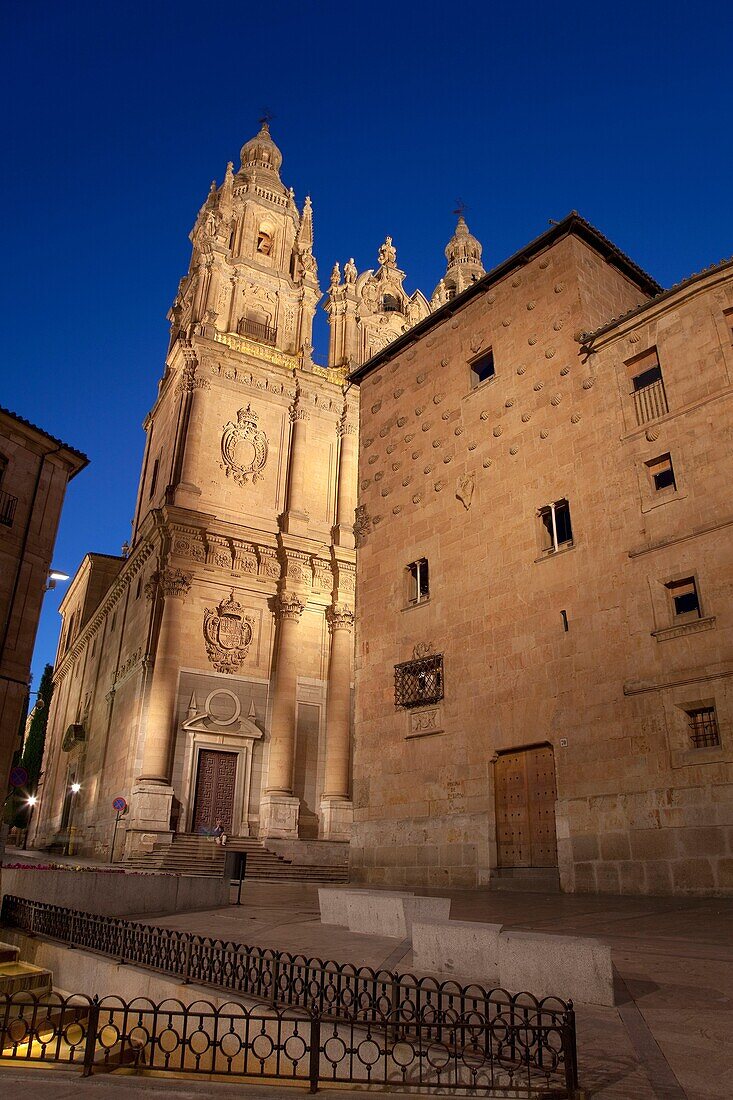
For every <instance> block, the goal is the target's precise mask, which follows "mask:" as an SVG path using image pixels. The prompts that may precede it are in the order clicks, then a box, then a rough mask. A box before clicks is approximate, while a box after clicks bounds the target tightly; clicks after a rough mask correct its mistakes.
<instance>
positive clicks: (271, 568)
mask: <svg viewBox="0 0 733 1100" xmlns="http://www.w3.org/2000/svg"><path fill="white" fill-rule="evenodd" d="M259 557H260V566H259V570H258V574H259V576H260V577H267V578H269V579H270V580H275V581H277V580H279V579H280V572H281V570H280V562H279V561H278V557H277V550H275V549H273V547H271V546H261V547H260V548H259Z"/></svg>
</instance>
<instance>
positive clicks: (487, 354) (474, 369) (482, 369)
mask: <svg viewBox="0 0 733 1100" xmlns="http://www.w3.org/2000/svg"><path fill="white" fill-rule="evenodd" d="M470 367H471V386H472V388H473V389H476V386H480V385H481V383H482V382H486V380H487V379H489V378H493V377H494V376H495V374H496V367H495V366H494V351H493V349H492V348H489V350H488V351H484V352H482V353H481V355H479V357H478V358H477V359H474V360H473V362H472V363H471V364H470Z"/></svg>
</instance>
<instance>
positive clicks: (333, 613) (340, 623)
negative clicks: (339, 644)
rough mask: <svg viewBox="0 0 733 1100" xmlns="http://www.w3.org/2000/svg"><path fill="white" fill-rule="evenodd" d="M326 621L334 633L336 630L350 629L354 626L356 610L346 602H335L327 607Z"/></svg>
mask: <svg viewBox="0 0 733 1100" xmlns="http://www.w3.org/2000/svg"><path fill="white" fill-rule="evenodd" d="M326 622H327V623H328V629H329V630H330V631H331V633H332V634H333V633H334V631H336V630H349V631H351V630H352V629H353V627H354V612H353V611H352V609H351V608H350V607H346V606H345V605H344V604H334V605H333V606H332V607H327V608H326Z"/></svg>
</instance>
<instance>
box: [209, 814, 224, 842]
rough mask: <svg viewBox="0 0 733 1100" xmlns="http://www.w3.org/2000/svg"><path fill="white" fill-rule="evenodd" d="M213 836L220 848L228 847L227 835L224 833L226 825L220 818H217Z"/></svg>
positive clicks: (212, 832)
mask: <svg viewBox="0 0 733 1100" xmlns="http://www.w3.org/2000/svg"><path fill="white" fill-rule="evenodd" d="M211 835H212V836H213V837H214V838H215V839H216V843H217V844H218V845H220V847H222V848H225V847H226V843H227V834H226V833H225V832H224V823H223V822H222V820H221V818H220V817H217V819H216V823H215V825H214V828H213V829H212V830H211Z"/></svg>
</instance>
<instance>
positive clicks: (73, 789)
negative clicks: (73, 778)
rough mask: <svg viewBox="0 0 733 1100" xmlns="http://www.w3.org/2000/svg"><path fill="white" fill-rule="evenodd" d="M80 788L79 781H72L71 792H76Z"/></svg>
mask: <svg viewBox="0 0 733 1100" xmlns="http://www.w3.org/2000/svg"><path fill="white" fill-rule="evenodd" d="M80 790H81V783H72V784H71V793H72V794H78V793H79V791H80Z"/></svg>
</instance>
